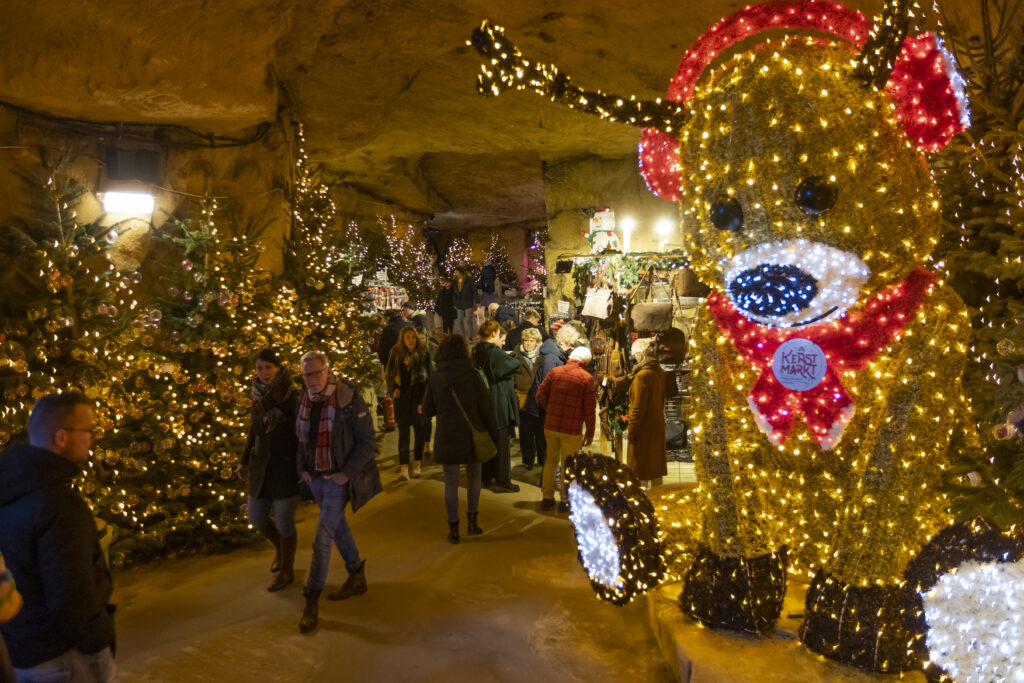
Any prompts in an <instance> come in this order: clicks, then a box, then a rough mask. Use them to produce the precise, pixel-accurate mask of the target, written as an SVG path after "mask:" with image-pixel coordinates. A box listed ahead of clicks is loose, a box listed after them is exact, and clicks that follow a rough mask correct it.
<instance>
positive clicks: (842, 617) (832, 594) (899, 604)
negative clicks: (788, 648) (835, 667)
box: [800, 570, 913, 673]
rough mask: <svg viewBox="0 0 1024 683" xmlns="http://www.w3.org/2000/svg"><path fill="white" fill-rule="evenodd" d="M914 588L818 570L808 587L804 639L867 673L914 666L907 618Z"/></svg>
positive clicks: (812, 647)
mask: <svg viewBox="0 0 1024 683" xmlns="http://www.w3.org/2000/svg"><path fill="white" fill-rule="evenodd" d="M908 595H909V591H907V590H906V588H905V586H903V585H891V586H854V585H851V584H847V583H844V582H843V581H840V580H839V579H837V578H835V577H834V576H832V575H831V574H829V573H828V572H826V571H824V570H818V573H817V574H815V575H814V580H813V581H812V582H811V587H810V588H809V589H808V590H807V598H806V614H805V616H804V623H803V624H802V625H801V626H800V641H801V642H802V643H803V644H804V647H806V648H807V649H809V650H812V651H814V652H817V653H818V654H820V655H823V656H825V657H828V658H829V659H834V660H836V661H839V662H842V663H844V664H849V665H850V666H855V667H857V668H858V669H863V670H865V671H875V672H879V673H894V672H899V671H904V670H906V669H908V668H913V664H912V663H910V662H909V661H908V658H907V647H908V643H909V642H911V640H912V638H913V632H912V631H908V630H907V628H906V625H905V622H904V619H903V614H904V612H905V611H906V609H907V601H908Z"/></svg>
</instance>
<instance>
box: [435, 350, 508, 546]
mask: <svg viewBox="0 0 1024 683" xmlns="http://www.w3.org/2000/svg"><path fill="white" fill-rule="evenodd" d="M435 359H436V361H437V366H436V368H435V369H434V373H433V374H432V375H431V376H430V379H429V381H428V382H427V391H426V393H425V394H424V397H423V416H424V417H425V418H427V419H428V420H429V419H430V418H432V417H434V416H437V437H436V438H435V440H434V443H435V444H436V446H437V448H436V450H435V452H434V455H435V457H436V458H437V461H438V462H439V463H441V465H442V466H443V467H444V504H445V508H446V509H447V511H448V540H449V541H450V542H452V543H458V542H459V466H460V465H465V466H466V481H467V488H468V489H469V492H468V498H469V500H468V501H467V502H468V506H467V508H468V509H467V513H466V517H467V518H468V520H469V524H468V525H467V526H466V533H467V534H470V535H476V534H482V533H483V530H482V529H481V528H480V526H479V524H478V523H477V512H478V510H479V503H480V463H479V462H477V460H476V457H475V455H474V451H473V432H472V431H471V430H470V427H469V424H467V422H466V419H467V418H468V419H469V420H470V421H472V423H473V426H474V427H475V428H476V429H484V430H486V431H487V433H488V434H490V435H491V439H492V440H494V441H495V442H497V439H498V427H497V425H496V423H495V420H494V406H493V405H492V403H491V395H490V392H489V391H488V390H487V387H485V386H484V381H483V379H481V377H480V373H478V372H477V371H476V370H475V369H474V368H473V365H472V363H470V360H469V349H468V348H467V347H466V340H465V339H463V338H462V336H460V335H458V334H450V335H448V336H447V337H445V338H444V341H442V342H441V345H440V346H439V347H438V349H437V355H436V356H435ZM456 397H457V398H456ZM492 459H493V458H492Z"/></svg>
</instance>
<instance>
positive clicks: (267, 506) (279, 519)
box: [249, 496, 299, 538]
mask: <svg viewBox="0 0 1024 683" xmlns="http://www.w3.org/2000/svg"><path fill="white" fill-rule="evenodd" d="M297 507H299V497H298V496H292V497H291V498H275V499H273V500H271V499H270V498H257V497H256V496H249V524H252V525H253V527H254V528H255V529H256V530H257V531H260V530H263V529H266V528H267V525H268V524H270V511H271V510H273V511H274V526H276V527H277V533H278V534H279V535H280V536H281V538H291V537H292V536H294V535H295V534H297V533H298V532H297V531H296V530H295V508H297Z"/></svg>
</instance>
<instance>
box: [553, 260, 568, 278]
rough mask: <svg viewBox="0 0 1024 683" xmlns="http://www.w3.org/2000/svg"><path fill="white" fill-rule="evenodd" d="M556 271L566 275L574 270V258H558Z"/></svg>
mask: <svg viewBox="0 0 1024 683" xmlns="http://www.w3.org/2000/svg"><path fill="white" fill-rule="evenodd" d="M555 272H556V273H560V274H562V275H565V274H566V273H571V272H572V259H558V260H557V261H555Z"/></svg>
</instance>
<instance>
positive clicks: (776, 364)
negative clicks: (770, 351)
mask: <svg viewBox="0 0 1024 683" xmlns="http://www.w3.org/2000/svg"><path fill="white" fill-rule="evenodd" d="M827 370H828V363H827V361H826V360H825V352H824V351H822V350H821V347H820V346H818V345H817V344H815V343H814V342H812V341H810V340H809V339H790V340H788V341H786V342H784V343H783V344H782V345H780V346H779V348H778V349H776V350H775V355H774V356H773V357H772V372H773V373H774V374H775V379H777V380H779V383H780V384H781V385H782V386H784V387H786V388H787V389H789V390H790V391H807V390H808V389H813V388H814V387H816V386H818V385H819V384H821V380H822V379H824V377H825V372H826V371H827Z"/></svg>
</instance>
